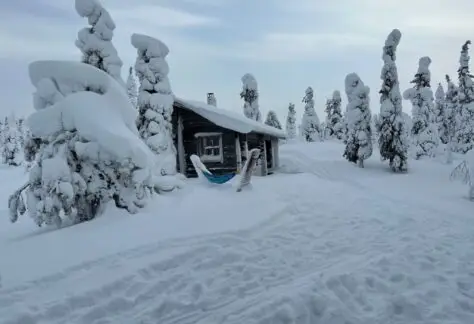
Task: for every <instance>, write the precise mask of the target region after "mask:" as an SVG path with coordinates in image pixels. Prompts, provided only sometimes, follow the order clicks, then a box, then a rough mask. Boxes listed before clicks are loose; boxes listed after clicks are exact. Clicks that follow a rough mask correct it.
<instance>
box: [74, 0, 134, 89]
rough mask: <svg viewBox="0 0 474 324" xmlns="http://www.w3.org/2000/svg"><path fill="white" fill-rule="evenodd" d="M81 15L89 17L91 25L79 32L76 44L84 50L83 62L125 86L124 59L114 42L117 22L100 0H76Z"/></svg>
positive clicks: (77, 9)
mask: <svg viewBox="0 0 474 324" xmlns="http://www.w3.org/2000/svg"><path fill="white" fill-rule="evenodd" d="M75 5H76V11H77V13H78V14H79V16H81V17H84V18H87V20H88V22H89V24H90V27H85V28H83V29H81V30H80V31H79V33H78V34H77V40H76V46H77V47H78V48H79V49H80V50H81V52H82V62H84V63H87V64H90V65H92V66H95V67H96V68H98V69H100V70H102V71H105V72H106V73H108V74H110V75H111V76H112V77H113V78H114V79H115V80H117V82H119V83H120V85H122V86H123V87H125V83H124V82H123V80H122V77H121V74H120V73H121V70H122V65H123V63H122V60H121V59H120V58H119V56H118V53H117V50H116V49H115V47H114V45H113V44H112V38H113V36H114V29H115V22H114V21H113V19H112V17H111V16H110V14H109V12H108V11H107V10H106V9H105V8H104V7H103V6H102V4H101V3H100V2H99V0H75Z"/></svg>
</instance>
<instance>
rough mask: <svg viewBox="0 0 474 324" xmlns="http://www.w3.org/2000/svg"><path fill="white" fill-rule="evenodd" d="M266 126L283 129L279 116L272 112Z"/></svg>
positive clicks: (268, 116) (268, 115)
mask: <svg viewBox="0 0 474 324" xmlns="http://www.w3.org/2000/svg"><path fill="white" fill-rule="evenodd" d="M265 124H266V125H268V126H272V127H275V128H278V129H281V124H280V121H279V120H278V116H277V114H276V112H274V111H273V110H270V111H269V112H268V114H267V119H266V120H265Z"/></svg>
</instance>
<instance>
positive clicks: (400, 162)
mask: <svg viewBox="0 0 474 324" xmlns="http://www.w3.org/2000/svg"><path fill="white" fill-rule="evenodd" d="M401 37H402V34H401V33H400V31H399V30H398V29H394V30H392V32H391V33H390V34H389V35H388V37H387V40H386V41H385V46H384V47H383V52H382V59H383V61H384V66H383V67H382V72H381V75H380V78H381V79H382V88H381V89H380V115H379V117H380V128H379V130H378V131H379V149H380V157H381V159H382V160H388V161H389V162H390V168H391V169H392V170H393V171H395V172H400V171H406V170H407V169H408V163H407V160H408V146H409V142H408V137H407V136H406V135H407V131H406V129H405V127H406V125H405V120H404V118H403V116H402V96H401V94H400V87H399V82H398V71H397V66H396V64H395V61H396V51H397V46H398V44H399V43H400V39H401Z"/></svg>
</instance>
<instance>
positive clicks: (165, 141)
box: [131, 34, 176, 175]
mask: <svg viewBox="0 0 474 324" xmlns="http://www.w3.org/2000/svg"><path fill="white" fill-rule="evenodd" d="M131 41H132V45H133V46H134V47H135V48H136V49H137V54H138V56H137V60H136V63H135V71H137V76H138V79H139V81H140V88H139V95H138V113H139V116H138V119H137V127H138V131H139V132H140V136H141V137H142V138H143V140H144V141H145V143H146V144H147V145H148V146H149V147H150V149H151V150H152V151H153V152H154V153H155V154H156V155H157V156H158V163H159V164H160V167H159V168H160V173H161V174H162V175H173V174H176V148H175V146H174V143H173V133H172V131H173V129H172V124H171V115H172V113H173V103H174V96H173V93H172V91H171V86H170V82H169V79H168V73H169V66H168V63H167V62H166V56H167V55H168V53H169V49H168V47H167V46H166V45H165V44H164V43H163V42H161V41H159V40H157V39H155V38H152V37H149V36H146V35H141V34H133V35H132V38H131Z"/></svg>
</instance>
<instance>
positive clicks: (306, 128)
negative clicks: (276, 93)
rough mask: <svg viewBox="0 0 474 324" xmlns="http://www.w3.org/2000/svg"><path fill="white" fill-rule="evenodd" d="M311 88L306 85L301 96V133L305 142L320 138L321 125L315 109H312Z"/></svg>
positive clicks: (312, 94) (312, 93)
mask: <svg viewBox="0 0 474 324" xmlns="http://www.w3.org/2000/svg"><path fill="white" fill-rule="evenodd" d="M313 96H314V92H313V88H311V87H308V88H307V89H306V91H305V96H304V97H303V102H304V104H305V106H304V113H303V119H302V121H301V133H302V134H301V135H302V137H303V138H304V140H305V141H307V142H315V141H319V140H321V125H320V122H319V118H318V115H317V114H316V110H314V99H313Z"/></svg>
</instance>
